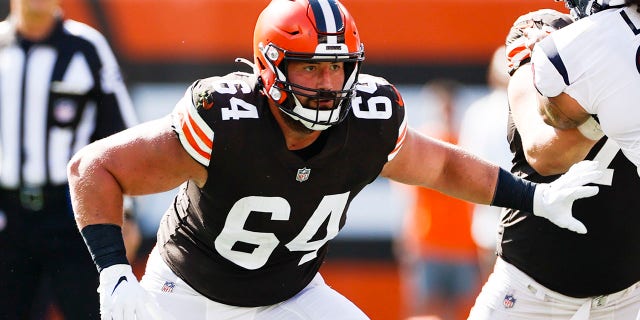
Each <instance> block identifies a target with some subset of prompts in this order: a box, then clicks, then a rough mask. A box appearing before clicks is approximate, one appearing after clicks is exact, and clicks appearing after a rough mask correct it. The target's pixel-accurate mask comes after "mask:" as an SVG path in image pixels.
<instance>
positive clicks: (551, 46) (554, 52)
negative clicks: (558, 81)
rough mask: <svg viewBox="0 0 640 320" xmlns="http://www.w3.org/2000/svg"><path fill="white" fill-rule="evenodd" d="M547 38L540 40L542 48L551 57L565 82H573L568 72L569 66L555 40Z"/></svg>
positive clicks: (550, 59)
mask: <svg viewBox="0 0 640 320" xmlns="http://www.w3.org/2000/svg"><path fill="white" fill-rule="evenodd" d="M545 40H547V41H540V43H539V46H540V48H541V49H542V51H543V52H544V53H545V54H546V55H547V58H549V61H551V63H552V64H553V66H554V67H555V68H556V70H558V73H560V75H562V80H563V81H564V84H566V85H570V84H571V83H570V82H569V74H568V72H567V68H566V67H565V65H564V62H563V61H562V58H561V57H560V53H558V48H556V44H555V43H554V42H553V41H551V40H552V39H551V38H549V39H545Z"/></svg>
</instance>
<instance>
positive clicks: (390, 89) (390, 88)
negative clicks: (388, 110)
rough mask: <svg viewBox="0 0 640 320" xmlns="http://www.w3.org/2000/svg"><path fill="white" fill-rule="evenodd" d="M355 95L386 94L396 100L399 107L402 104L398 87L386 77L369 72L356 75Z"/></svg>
mask: <svg viewBox="0 0 640 320" xmlns="http://www.w3.org/2000/svg"><path fill="white" fill-rule="evenodd" d="M356 90H357V93H356V94H357V95H358V96H361V97H370V96H372V95H377V96H386V97H389V98H391V100H393V101H396V102H397V103H398V104H399V105H400V106H401V107H403V106H404V101H403V100H402V95H400V92H398V89H396V87H395V86H394V85H393V84H391V83H390V82H389V81H387V79H385V78H382V77H377V76H372V75H369V74H361V75H360V76H359V77H358V85H357V86H356Z"/></svg>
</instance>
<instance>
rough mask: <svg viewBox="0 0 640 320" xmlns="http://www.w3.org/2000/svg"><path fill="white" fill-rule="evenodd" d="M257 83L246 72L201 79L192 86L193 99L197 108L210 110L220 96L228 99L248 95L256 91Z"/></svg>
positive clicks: (254, 78)
mask: <svg viewBox="0 0 640 320" xmlns="http://www.w3.org/2000/svg"><path fill="white" fill-rule="evenodd" d="M256 83H257V78H256V77H255V76H254V75H253V74H250V73H245V72H234V73H230V74H227V75H225V76H214V77H209V78H204V79H199V80H196V81H195V82H194V83H193V84H192V85H191V99H192V100H193V105H194V106H195V107H196V108H204V109H210V108H211V107H213V105H214V104H215V100H216V98H217V97H218V96H219V94H225V95H228V96H227V97H230V96H241V95H246V94H249V93H251V92H253V90H255V88H256ZM229 95H230V96H229Z"/></svg>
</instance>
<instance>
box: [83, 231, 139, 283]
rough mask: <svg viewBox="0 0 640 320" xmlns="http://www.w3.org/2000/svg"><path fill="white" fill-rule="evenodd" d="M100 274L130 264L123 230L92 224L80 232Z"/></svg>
mask: <svg viewBox="0 0 640 320" xmlns="http://www.w3.org/2000/svg"><path fill="white" fill-rule="evenodd" d="M80 233H81V234H82V237H83V238H84V243H85V244H86V245H87V248H89V253H91V258H92V259H93V262H94V263H95V264H96V266H97V267H98V272H100V271H102V270H103V269H104V268H107V267H110V266H112V265H114V264H129V261H128V260H127V251H126V250H125V248H124V240H123V239H122V229H121V228H120V226H117V225H115V224H91V225H88V226H85V227H84V228H82V230H80Z"/></svg>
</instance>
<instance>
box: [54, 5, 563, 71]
mask: <svg viewBox="0 0 640 320" xmlns="http://www.w3.org/2000/svg"><path fill="white" fill-rule="evenodd" d="M89 2H91V3H89ZM268 2H269V1H268V0H102V1H100V0H64V1H62V4H63V7H64V9H65V12H66V14H67V16H68V17H70V18H74V19H77V20H80V21H84V22H87V23H89V24H91V25H93V26H96V27H97V28H98V29H101V28H107V30H106V31H108V33H107V34H108V35H110V39H109V40H110V41H111V42H112V44H113V45H114V47H115V49H116V50H118V53H119V54H120V55H121V56H122V57H124V58H125V59H128V60H129V61H144V62H158V61H174V62H180V61H182V62H184V61H188V62H204V61H222V62H230V61H232V59H233V58H235V57H238V56H240V57H246V58H250V57H251V55H252V37H253V26H254V23H255V20H256V19H257V17H258V15H259V13H260V11H261V10H262V9H263V8H264V7H265V6H266V4H267V3H268ZM343 3H344V4H345V5H346V7H347V8H348V10H349V11H350V12H351V14H352V15H353V16H354V17H355V19H356V22H357V25H358V28H359V30H360V34H361V38H362V41H363V43H364V44H365V50H366V57H367V60H368V61H369V62H370V63H371V62H372V63H381V64H385V63H396V64H397V63H399V64H403V63H406V64H409V63H416V62H418V63H458V62H464V63H478V62H485V61H487V60H488V59H489V57H490V55H491V54H492V53H493V50H494V49H495V48H496V47H497V46H498V45H500V44H501V43H503V42H504V38H505V36H506V34H507V32H508V30H509V27H510V26H511V24H512V23H513V21H514V20H515V19H516V18H517V17H518V16H520V15H522V14H524V13H527V12H529V11H532V10H536V9H540V8H543V7H547V8H553V9H557V10H561V11H566V10H565V9H564V6H563V4H562V2H554V1H553V0H441V1H435V0H343ZM91 5H93V6H94V9H93V11H92V10H91V9H90V8H89V7H90V6H91ZM96 6H97V8H98V9H95V8H96ZM96 14H98V15H102V17H101V19H102V20H101V21H105V22H106V23H105V24H106V25H104V26H98V25H96V21H98V20H97V17H96V16H95V15H96ZM103 31H104V30H103Z"/></svg>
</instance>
